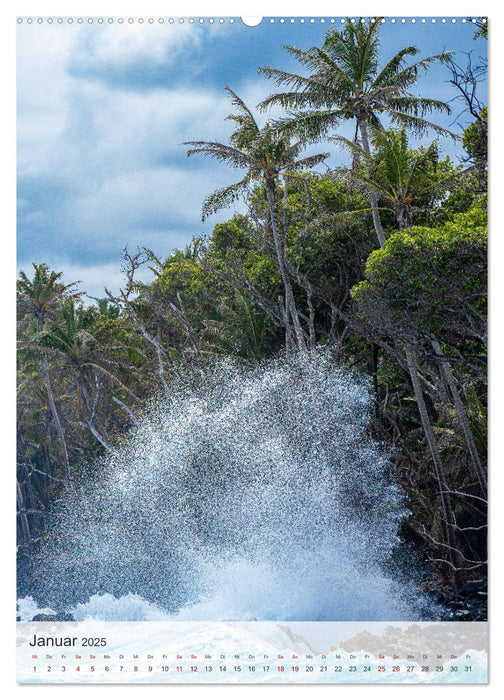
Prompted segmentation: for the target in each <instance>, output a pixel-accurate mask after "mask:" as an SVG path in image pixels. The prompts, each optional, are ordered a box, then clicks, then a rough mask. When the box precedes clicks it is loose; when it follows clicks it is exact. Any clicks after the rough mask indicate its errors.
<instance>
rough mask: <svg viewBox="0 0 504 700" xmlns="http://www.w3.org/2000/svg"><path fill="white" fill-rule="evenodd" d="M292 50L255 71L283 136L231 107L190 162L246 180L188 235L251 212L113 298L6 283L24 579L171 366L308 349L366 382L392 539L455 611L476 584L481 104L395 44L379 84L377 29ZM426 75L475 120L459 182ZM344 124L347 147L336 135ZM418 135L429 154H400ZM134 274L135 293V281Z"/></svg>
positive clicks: (481, 373)
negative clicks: (398, 508) (15, 382)
mask: <svg viewBox="0 0 504 700" xmlns="http://www.w3.org/2000/svg"><path fill="white" fill-rule="evenodd" d="M287 50H288V51H289V52H290V54H291V55H293V56H294V57H295V58H296V59H298V60H299V62H300V63H301V65H302V66H303V67H304V69H305V73H304V74H300V75H295V74H292V73H284V72H283V71H281V70H278V69H274V68H262V69H261V71H262V73H263V74H265V75H266V76H267V77H269V78H273V79H274V80H275V81H276V84H277V85H278V86H286V88H287V90H288V91H287V92H283V93H278V94H275V95H273V96H271V97H270V98H269V99H268V100H266V101H265V102H264V103H263V104H262V105H260V106H259V109H260V110H263V111H264V110H266V109H267V107H268V106H269V105H271V104H277V105H278V104H279V105H281V106H282V107H284V108H285V109H286V110H287V113H286V116H285V118H282V119H280V120H277V121H274V122H273V121H266V123H265V124H264V126H260V124H259V122H258V119H257V117H255V116H254V113H253V111H252V110H251V109H249V107H248V106H247V105H245V103H244V102H243V101H242V100H241V99H240V97H239V96H238V95H237V94H236V93H234V92H233V91H232V90H231V89H230V88H227V91H228V96H229V97H230V98H231V103H232V107H233V112H232V114H231V115H230V117H229V118H230V119H231V120H233V122H234V125H235V131H234V132H233V134H232V136H231V138H230V139H229V143H227V144H221V143H208V142H200V141H195V142H191V143H190V144H187V145H188V146H189V151H188V154H189V155H194V156H196V157H199V156H200V155H204V156H210V157H212V158H217V159H218V160H220V161H221V162H223V163H225V164H227V165H229V166H231V167H232V168H238V169H239V171H240V176H239V177H240V179H239V181H238V182H237V183H236V184H234V185H231V186H229V187H227V188H225V189H223V190H219V191H217V192H215V193H213V194H211V195H209V197H208V198H207V200H206V201H205V202H204V204H203V217H206V216H207V215H209V214H210V213H214V212H216V211H219V210H221V209H223V208H225V207H228V206H229V205H230V204H232V202H233V201H234V200H236V199H237V198H238V197H241V198H243V200H244V201H245V202H246V213H244V214H235V215H234V216H232V217H231V218H230V219H228V220H225V221H223V222H222V223H219V224H217V225H216V226H215V227H214V230H213V233H212V235H211V236H210V237H208V238H195V239H194V240H193V242H192V244H191V245H188V246H187V247H186V248H185V249H184V250H174V251H173V252H172V253H171V254H170V255H168V257H166V258H158V257H157V256H156V254H155V253H154V252H152V251H150V250H148V249H145V248H142V249H139V250H137V251H135V252H134V253H131V251H128V250H125V251H124V256H123V270H124V285H123V287H122V290H121V291H120V292H119V293H117V294H114V293H112V292H111V291H106V294H105V295H104V298H103V299H99V300H98V299H95V300H93V303H89V300H85V295H84V292H82V291H80V290H79V289H78V287H77V284H65V283H64V282H63V279H62V273H61V272H55V271H53V270H51V269H49V267H48V266H47V265H46V264H44V263H38V264H34V265H33V270H31V271H28V270H27V271H25V272H21V274H20V277H19V280H18V337H19V353H18V373H19V399H18V410H19V414H18V446H19V460H18V465H17V498H18V533H19V555H20V558H21V561H22V563H23V567H22V568H23V569H25V570H26V569H27V568H29V562H30V560H31V557H32V554H33V552H34V551H35V550H36V548H37V543H38V542H39V541H40V538H43V537H44V523H45V519H46V517H47V514H48V512H49V511H50V509H51V507H52V505H53V504H54V503H55V502H56V501H58V499H64V498H65V487H66V484H68V482H69V481H70V480H71V479H72V478H74V475H77V474H79V473H81V472H82V470H83V469H84V467H85V465H88V464H92V463H93V460H94V458H95V457H97V456H98V455H100V454H102V453H103V452H107V451H111V452H113V451H114V450H115V449H116V448H117V446H118V445H119V444H120V442H121V440H123V439H124V438H125V436H126V435H127V432H128V429H129V428H131V426H132V425H134V423H135V422H136V421H137V420H138V419H139V417H140V416H141V415H142V411H143V410H145V407H146V406H147V404H148V400H149V399H150V397H152V396H153V395H155V394H156V393H159V392H166V393H168V394H169V393H170V392H171V385H172V379H173V377H174V376H176V375H177V374H178V373H179V372H180V371H181V370H182V368H184V370H185V368H186V367H188V366H189V367H194V366H198V367H200V368H204V367H205V364H206V363H207V362H209V361H211V359H212V357H214V356H216V355H223V354H224V355H232V356H234V357H238V358H241V359H242V361H243V362H246V363H255V362H258V361H260V360H261V358H264V357H267V356H269V355H272V354H274V353H276V352H277V351H279V350H280V349H283V348H285V349H286V350H287V352H291V353H295V352H309V351H310V349H312V348H315V347H316V346H318V345H320V344H322V345H326V346H327V347H328V348H330V349H331V351H332V353H333V355H334V361H335V362H340V363H344V364H345V365H347V366H351V367H353V368H356V369H358V370H360V371H361V372H363V373H365V374H367V375H369V377H370V385H371V386H372V389H373V392H374V401H375V412H374V419H373V421H372V426H371V430H372V432H373V434H374V436H375V437H376V438H378V439H379V440H383V441H385V442H386V443H387V444H389V445H392V446H393V448H394V450H393V478H394V479H395V480H396V481H397V482H398V483H399V484H400V485H401V486H402V487H403V488H404V489H405V490H406V492H407V497H408V507H409V510H410V512H411V515H410V517H409V518H408V520H407V522H406V524H405V526H404V532H403V536H404V538H405V540H407V541H413V542H414V543H415V545H416V547H417V549H419V550H420V551H421V552H423V554H424V558H425V560H426V561H429V562H430V567H431V569H432V572H433V577H434V578H433V579H431V581H430V584H429V585H430V586H431V587H432V588H437V589H439V590H442V591H444V592H446V594H447V595H450V593H453V592H454V591H455V590H457V589H460V588H461V587H462V586H463V585H464V584H467V583H468V582H471V581H472V582H478V585H479V586H480V585H481V582H482V581H484V580H485V560H486V553H485V548H486V498H487V478H486V401H487V390H486V222H487V216H486V165H487V162H486V161H487V148H486V132H487V112H486V107H484V106H482V105H481V104H479V103H478V104H477V108H475V106H474V105H475V103H474V92H473V95H472V96H471V94H470V93H469V91H468V90H465V87H467V83H464V75H461V73H460V71H458V72H457V70H458V66H457V64H455V63H454V61H453V58H452V57H451V55H450V54H449V53H443V54H439V55H438V56H433V57H429V58H427V59H423V60H421V61H419V62H417V63H414V62H412V57H414V56H415V54H416V53H417V49H416V48H415V47H411V46H410V47H405V48H404V49H403V50H401V51H399V52H398V53H397V54H396V56H394V57H393V58H392V59H391V60H390V61H389V62H388V63H387V64H386V65H382V64H381V61H380V52H379V23H377V22H375V23H371V22H367V23H361V24H350V23H349V22H347V23H346V24H345V26H344V29H342V30H340V31H336V30H331V31H329V32H328V34H327V35H326V38H325V41H324V43H323V45H322V47H320V48H316V47H314V48H311V49H308V50H307V51H304V50H301V49H298V48H296V47H287ZM435 62H438V63H439V62H440V63H444V64H446V66H447V71H448V73H449V71H450V70H451V71H452V76H454V77H453V81H452V82H453V84H454V85H455V86H456V87H457V88H458V89H459V93H460V97H461V99H462V100H465V103H464V104H465V106H466V107H467V108H468V109H469V111H470V112H471V113H472V114H473V121H472V123H471V124H470V125H469V126H468V128H466V130H465V132H464V134H463V137H462V139H460V140H459V142H460V144H461V155H462V154H463V158H461V161H462V162H461V164H459V163H454V162H452V161H451V160H450V159H449V158H448V157H445V158H442V157H441V155H440V152H439V148H438V146H437V142H436V141H432V142H431V141H429V140H428V139H429V134H431V133H432V132H438V133H446V130H444V129H441V127H438V126H436V125H435V122H433V121H431V119H435V115H436V113H439V112H449V111H450V108H449V107H448V105H446V104H444V103H442V102H440V101H437V100H432V99H429V98H428V97H416V96H414V95H413V94H412V92H410V90H411V89H412V88H413V87H414V85H415V82H416V81H417V78H418V75H419V72H420V71H422V70H428V68H429V66H430V65H431V64H432V63H435ZM479 69H480V73H479V77H481V66H480V67H479ZM465 76H466V77H467V73H466V74H465ZM457 77H458V82H457ZM477 82H478V81H477V80H475V85H476V86H477ZM464 90H465V91H464ZM471 100H472V101H471ZM431 115H432V116H431ZM428 117H429V118H428ZM345 120H352V121H353V122H354V124H355V126H356V138H355V141H349V140H347V139H343V138H341V137H340V136H338V133H337V131H338V127H339V125H340V124H341V123H342V122H343V121H345ZM412 133H414V134H415V135H417V136H418V135H423V136H424V141H425V143H426V145H425V146H422V147H420V148H413V147H412V146H411V145H410V140H411V137H410V134H412ZM327 138H329V139H330V140H331V143H332V144H334V148H335V149H346V150H347V151H348V166H347V167H340V168H337V169H332V170H331V169H327V172H324V173H323V174H321V173H320V172H318V171H317V170H316V169H314V168H316V166H317V165H318V164H320V163H321V162H323V161H324V160H326V159H327V157H328V154H326V153H320V154H317V155H312V156H309V157H303V156H302V151H303V148H304V147H305V146H306V145H308V144H314V143H317V142H319V141H322V140H324V141H327ZM462 148H463V149H464V151H462ZM231 179H232V174H231V173H230V181H231ZM143 266H149V267H150V268H151V270H152V273H153V281H151V282H150V283H141V282H139V281H138V271H139V270H140V269H141V268H142V267H143ZM426 585H427V584H426Z"/></svg>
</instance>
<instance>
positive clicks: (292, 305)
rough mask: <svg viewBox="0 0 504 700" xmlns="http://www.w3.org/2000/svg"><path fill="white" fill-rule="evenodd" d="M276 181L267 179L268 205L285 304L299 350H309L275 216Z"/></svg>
mask: <svg viewBox="0 0 504 700" xmlns="http://www.w3.org/2000/svg"><path fill="white" fill-rule="evenodd" d="M274 188H275V185H274V182H273V181H272V180H270V179H268V180H266V191H267V195H268V207H269V213H270V220H271V230H272V232H273V240H274V243H275V252H276V254H277V259H278V266H279V268H280V274H281V276H282V282H283V285H284V290H285V302H286V304H285V306H286V307H287V308H286V317H288V316H289V315H290V317H291V319H292V323H293V325H294V333H295V335H296V342H297V346H298V350H301V351H303V352H307V347H306V342H305V338H304V333H303V329H302V327H301V322H300V320H299V314H298V312H297V309H296V302H295V301H294V293H293V291H292V285H291V281H290V278H289V274H288V272H287V265H286V264H285V257H284V249H283V244H282V241H281V240H280V235H279V233H278V227H277V222H276V217H275V195H274Z"/></svg>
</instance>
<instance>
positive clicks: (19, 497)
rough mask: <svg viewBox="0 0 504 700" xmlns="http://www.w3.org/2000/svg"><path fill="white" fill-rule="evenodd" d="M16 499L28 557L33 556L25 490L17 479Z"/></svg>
mask: <svg viewBox="0 0 504 700" xmlns="http://www.w3.org/2000/svg"><path fill="white" fill-rule="evenodd" d="M16 500H17V510H18V514H19V519H20V521H21V532H22V533H23V540H24V545H25V548H26V552H27V555H28V557H29V558H30V557H31V547H32V538H31V532H30V525H29V523H28V518H27V517H26V510H25V503H24V498H23V492H22V491H21V486H20V485H19V481H18V480H17V479H16Z"/></svg>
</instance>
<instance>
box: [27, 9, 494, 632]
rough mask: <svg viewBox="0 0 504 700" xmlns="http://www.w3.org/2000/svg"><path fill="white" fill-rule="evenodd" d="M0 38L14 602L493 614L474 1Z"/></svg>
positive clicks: (76, 21)
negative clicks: (8, 89) (13, 62)
mask: <svg viewBox="0 0 504 700" xmlns="http://www.w3.org/2000/svg"><path fill="white" fill-rule="evenodd" d="M17 39H18V42H17V51H18V64H17V71H18V72H17V87H18V102H17V105H18V116H17V133H18V145H17V148H18V157H17V168H18V171H17V175H18V220H17V221H18V234H17V242H18V275H17V338H18V356H17V360H18V361H17V370H18V399H17V407H18V418H17V446H18V456H17V536H18V542H17V545H18V546H17V561H18V576H17V582H18V599H17V612H16V615H17V619H18V620H19V621H21V622H24V621H32V620H46V621H55V620H63V621H65V620H66V621H77V622H79V621H86V620H98V621H100V620H102V621H163V620H168V621H169V620H176V621H201V620H206V621H212V620H213V621H219V620H226V621H244V622H246V621H275V620H284V621H289V620H291V621H317V622H321V621H324V622H326V621H383V620H396V621H432V620H434V621H460V622H463V621H468V622H470V621H485V620H486V619H487V609H486V596H487V586H486V561H487V555H486V544H487V511H486V506H487V460H486V457H487V441H486V426H487V417H486V416H487V411H486V406H487V369H486V367H487V360H486V345H487V320H486V309H487V301H486V294H487V292H486V290H487V244H486V235H487V123H488V116H487V41H488V39H487V23H486V20H485V18H481V17H475V18H460V17H458V18H456V19H453V20H452V19H451V18H448V19H441V18H439V19H438V20H437V21H430V20H429V21H425V20H421V19H420V18H418V19H415V18H405V19H403V20H402V21H401V20H394V19H391V18H382V17H364V18H361V17H353V18H352V17H337V18H330V17H327V18H321V17H317V18H310V17H306V18H300V17H296V18H286V19H280V18H268V17H265V18H263V20H262V22H260V23H259V24H258V25H257V26H247V25H246V24H245V23H244V22H242V21H241V20H240V18H229V17H226V18H219V17H214V18H212V17H204V18H203V17H201V18H199V17H193V18H178V17H176V18H169V17H166V18H145V19H142V20H139V19H135V20H133V19H131V20H128V19H127V18H119V17H118V18H98V17H97V18H89V19H88V18H86V19H82V18H77V17H74V18H67V17H65V18H59V19H57V18H54V19H51V20H49V19H45V20H44V21H40V22H37V21H36V20H31V21H28V20H26V19H21V20H18V37H17Z"/></svg>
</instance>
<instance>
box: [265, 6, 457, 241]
mask: <svg viewBox="0 0 504 700" xmlns="http://www.w3.org/2000/svg"><path fill="white" fill-rule="evenodd" d="M379 27H380V18H375V19H374V20H371V21H369V22H368V23H366V22H363V21H359V22H357V23H351V22H350V20H347V22H346V23H345V26H344V28H343V29H342V30H341V31H338V30H335V29H334V30H331V31H329V32H328V33H327V35H326V38H325V40H324V42H323V44H322V48H317V47H315V46H313V47H311V48H309V49H308V50H307V51H304V50H302V49H299V48H297V47H295V46H285V47H284V48H285V49H286V51H287V52H288V53H289V54H290V55H291V56H293V57H294V58H295V59H297V60H298V61H299V62H300V63H301V64H302V65H303V66H305V67H306V68H307V69H308V75H298V74H296V73H289V72H286V71H282V70H279V69H276V68H270V67H267V66H263V67H261V68H260V69H259V72H260V73H262V74H263V75H266V76H267V77H269V78H273V79H274V80H275V82H276V84H277V85H279V86H280V85H286V86H289V87H290V88H292V90H291V91H290V92H283V93H279V94H275V95H271V96H270V97H268V98H267V99H266V100H264V101H263V102H262V103H261V104H260V105H259V106H260V108H262V109H266V108H267V107H269V106H271V105H281V106H282V107H283V108H285V109H287V110H289V114H288V116H287V117H284V118H283V119H280V120H278V121H277V122H276V124H277V127H278V128H280V129H281V130H285V131H286V132H287V133H291V134H296V136H297V137H299V138H302V139H304V140H311V141H317V140H319V139H321V138H323V137H325V136H327V135H328V134H329V133H330V132H331V131H332V130H334V128H335V127H337V126H339V124H340V123H341V122H342V121H347V120H353V119H355V120H356V138H357V132H360V136H361V141H362V148H363V150H364V151H365V152H366V153H367V154H368V155H370V154H371V149H370V144H369V132H368V129H369V126H370V125H376V124H379V123H380V118H381V117H382V115H387V116H388V117H389V118H390V120H391V121H392V122H393V123H396V124H401V125H403V126H405V127H408V128H411V129H413V130H414V131H415V132H416V133H423V132H424V131H425V130H426V129H427V128H432V129H434V130H435V131H436V132H438V133H441V134H450V132H449V131H448V130H446V129H443V128H442V127H440V126H438V125H436V124H433V123H432V122H430V121H428V120H427V119H426V115H428V114H430V113H432V112H445V113H447V114H449V113H450V107H449V106H448V105H447V104H445V103H444V102H441V101H439V100H434V99H430V98H426V97H418V96H416V95H413V94H412V93H411V92H410V88H411V87H412V86H413V85H414V84H415V82H416V81H417V79H418V76H419V73H420V71H421V70H426V69H427V68H428V67H429V66H430V65H432V64H434V63H439V62H446V61H448V59H449V57H450V53H451V52H447V51H445V52H443V53H440V54H437V55H435V56H429V57H428V58H424V59H421V60H420V61H417V62H415V63H412V64H410V65H407V63H406V57H408V56H416V55H417V54H418V53H419V49H417V48H416V47H415V46H406V47H404V48H402V49H401V50H400V51H398V52H397V53H396V54H395V55H394V56H393V57H392V58H391V59H390V60H389V61H388V62H387V63H386V64H385V66H383V67H382V68H380V62H379V49H380V42H379V34H378V31H379ZM370 201H371V207H372V216H373V223H374V226H375V230H376V233H377V236H378V241H379V243H380V246H383V244H384V243H385V236H384V233H383V228H382V225H381V221H380V217H379V215H378V212H377V210H376V201H377V198H376V195H375V194H374V193H372V194H371V195H370Z"/></svg>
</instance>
